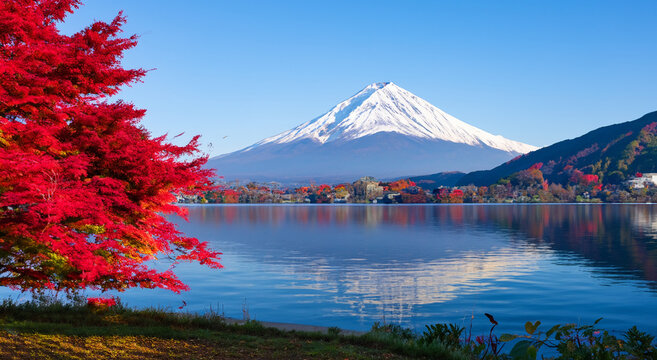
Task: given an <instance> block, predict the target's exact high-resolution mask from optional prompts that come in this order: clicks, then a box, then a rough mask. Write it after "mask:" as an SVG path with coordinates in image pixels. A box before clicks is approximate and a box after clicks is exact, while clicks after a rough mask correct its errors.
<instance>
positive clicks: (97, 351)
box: [0, 300, 467, 359]
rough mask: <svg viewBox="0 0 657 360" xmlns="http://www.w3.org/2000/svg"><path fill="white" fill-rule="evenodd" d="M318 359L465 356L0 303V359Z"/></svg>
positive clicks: (201, 321) (195, 318)
mask: <svg viewBox="0 0 657 360" xmlns="http://www.w3.org/2000/svg"><path fill="white" fill-rule="evenodd" d="M90 356H92V357H94V358H117V357H118V358H126V359H133V358H134V359H138V358H154V359H159V358H199V359H201V358H203V359H205V358H290V359H305V358H308V359H309V358H320V359H380V358H384V359H406V358H432V359H466V358H467V357H466V356H465V355H464V354H462V353H460V352H459V351H456V350H452V349H448V348H447V347H445V346H443V345H442V344H438V343H434V344H429V345H422V346H421V345H419V344H418V343H417V342H416V341H415V340H414V339H413V338H410V337H403V336H399V334H396V333H394V332H385V331H373V332H369V333H366V334H364V335H359V336H355V335H341V334H340V333H339V331H337V329H333V330H332V331H329V333H328V334H323V333H319V332H299V331H289V332H288V331H283V330H278V329H275V328H267V327H264V326H262V324H260V323H258V322H256V321H250V322H247V323H246V324H243V325H238V324H228V323H226V322H225V321H224V319H223V318H222V317H221V316H218V315H217V314H214V313H210V314H207V315H196V314H189V313H171V312H167V311H164V310H162V309H145V310H135V309H130V308H126V307H123V306H116V307H112V308H109V309H104V310H94V309H92V308H90V307H88V306H86V305H82V304H77V305H76V304H70V303H69V304H63V303H60V302H50V303H45V304H44V303H39V302H26V303H20V304H18V303H15V302H12V301H8V300H5V301H4V302H3V303H2V304H0V359H14V358H26V357H27V358H31V357H38V358H41V359H60V358H80V359H84V358H88V357H90Z"/></svg>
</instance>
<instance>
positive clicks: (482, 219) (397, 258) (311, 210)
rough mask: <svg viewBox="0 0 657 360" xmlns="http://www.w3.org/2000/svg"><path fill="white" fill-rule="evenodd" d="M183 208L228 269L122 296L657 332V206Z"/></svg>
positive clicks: (311, 316) (400, 320)
mask: <svg viewBox="0 0 657 360" xmlns="http://www.w3.org/2000/svg"><path fill="white" fill-rule="evenodd" d="M188 209H189V222H185V221H183V220H181V219H180V218H172V220H174V221H175V222H177V223H178V224H179V225H180V228H181V229H182V230H183V231H184V232H185V233H187V234H188V235H191V236H195V237H198V238H200V239H201V240H204V241H208V242H209V243H210V244H211V247H213V248H215V249H217V250H219V251H222V252H223V253H224V255H223V256H222V264H223V265H224V266H225V268H224V269H222V270H211V269H208V268H205V267H203V266H199V265H194V264H183V265H180V266H178V267H177V268H176V272H177V274H179V276H180V278H181V279H182V280H183V281H184V282H185V283H187V284H188V285H189V286H190V287H191V290H190V291H188V292H185V293H182V294H180V295H177V294H173V293H169V292H166V291H160V290H129V291H127V292H125V293H123V294H121V298H122V299H123V301H124V302H126V303H127V304H128V305H133V306H138V307H145V306H151V305H155V306H160V307H165V308H170V309H173V310H177V309H178V307H179V306H182V302H183V301H185V302H186V303H187V305H186V306H185V307H184V308H183V311H192V312H207V311H210V309H212V311H218V312H223V313H225V315H227V316H230V317H236V318H242V317H243V316H245V314H247V313H248V316H249V317H250V318H252V319H257V320H263V321H276V322H293V323H305V324H312V325H323V326H339V327H341V328H347V329H355V330H367V329H369V328H370V327H371V325H372V323H373V322H375V321H381V322H382V321H385V322H388V323H397V324H401V325H402V326H405V327H411V328H416V329H421V328H422V327H423V326H424V325H425V324H431V323H437V322H454V323H458V324H462V325H465V326H470V323H472V325H473V329H474V332H476V333H483V332H484V331H486V330H487V329H488V328H489V323H488V321H487V320H486V318H485V317H484V316H483V314H484V313H485V312H486V313H491V314H493V315H494V316H495V318H496V319H497V320H498V321H499V322H500V327H499V328H498V329H500V330H501V331H500V332H498V333H501V332H503V331H511V332H521V331H522V329H523V324H524V322H525V321H529V320H531V321H534V320H541V321H542V322H543V324H545V325H543V326H544V327H545V328H544V329H543V330H544V331H545V330H547V329H548V328H549V327H548V326H551V325H553V324H557V323H580V324H586V323H592V322H593V321H595V320H596V319H597V318H599V317H603V318H604V319H603V321H602V322H601V323H600V325H601V326H602V327H605V328H608V329H613V330H624V329H627V328H629V327H631V326H632V325H637V326H638V327H639V328H640V329H642V330H645V331H649V332H651V333H653V334H657V322H656V321H655V320H657V315H655V309H657V205H650V204H639V205H636V204H635V205H620V204H602V205H600V204H567V205H564V204H558V205H545V204H541V205H518V204H509V205H497V204H496V205H467V204H464V205H460V204H458V205H391V206H385V205H199V206H189V207H188ZM8 293H9V292H8V291H7V290H6V289H5V290H2V291H1V292H0V295H5V296H6V294H8ZM9 294H11V293H9ZM473 317H474V318H473Z"/></svg>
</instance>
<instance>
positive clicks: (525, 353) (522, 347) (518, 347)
mask: <svg viewBox="0 0 657 360" xmlns="http://www.w3.org/2000/svg"><path fill="white" fill-rule="evenodd" d="M530 347H532V348H534V347H533V346H532V342H531V341H529V340H521V341H518V342H517V343H516V344H515V345H514V346H513V349H511V351H510V352H509V355H510V356H511V358H512V359H513V360H534V359H536V357H535V355H536V348H534V357H533V358H532V357H531V350H529V348H530Z"/></svg>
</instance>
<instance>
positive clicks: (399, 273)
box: [280, 247, 549, 322]
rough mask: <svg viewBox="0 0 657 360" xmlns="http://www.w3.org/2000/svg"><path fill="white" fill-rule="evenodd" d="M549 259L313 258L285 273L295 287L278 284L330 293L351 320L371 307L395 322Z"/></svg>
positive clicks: (496, 255) (531, 253) (510, 252)
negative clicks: (338, 261)
mask: <svg viewBox="0 0 657 360" xmlns="http://www.w3.org/2000/svg"><path fill="white" fill-rule="evenodd" d="M548 256H549V252H548V253H546V252H544V251H543V252H539V251H535V250H533V249H531V248H528V247H525V248H521V249H512V248H505V249H500V250H498V251H494V252H491V253H476V252H469V253H465V254H461V256H460V257H458V258H447V259H440V260H433V261H429V262H426V263H395V264H389V265H383V264H367V265H366V266H350V267H346V268H344V269H335V268H332V267H330V265H329V262H328V261H326V260H314V261H309V262H308V263H304V264H299V265H295V266H286V267H285V268H284V270H283V271H285V272H286V273H288V274H293V275H294V276H295V278H297V279H298V280H299V282H298V283H296V282H295V283H293V284H282V285H280V287H282V288H287V289H312V290H321V291H324V292H331V293H334V294H335V295H334V296H335V301H336V302H339V303H343V304H349V305H350V308H351V309H352V312H351V313H349V314H347V315H350V316H356V317H358V316H363V315H364V313H363V311H362V309H363V308H364V307H366V306H368V305H375V306H376V308H377V311H378V313H380V314H382V315H385V317H386V318H388V319H392V320H395V321H397V322H402V321H404V319H405V317H408V316H409V314H413V308H414V307H415V306H417V305H427V304H437V303H443V302H446V301H450V300H454V299H456V298H458V297H459V296H462V295H470V294H474V293H480V292H483V291H485V290H489V289H490V288H491V287H494V285H493V283H495V282H497V281H504V280H508V279H512V278H516V277H519V276H525V275H530V274H531V273H532V272H534V271H536V270H538V265H537V263H538V261H539V260H541V259H544V258H545V257H548Z"/></svg>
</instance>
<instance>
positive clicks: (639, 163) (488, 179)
mask: <svg viewBox="0 0 657 360" xmlns="http://www.w3.org/2000/svg"><path fill="white" fill-rule="evenodd" d="M538 163H542V164H543V166H542V168H541V171H542V172H543V176H544V177H545V179H546V180H548V181H549V182H551V183H560V184H566V183H567V182H568V181H569V179H570V178H571V177H572V176H573V173H575V172H577V170H579V171H581V172H582V173H584V174H593V175H597V176H598V177H599V178H600V181H601V182H602V183H605V184H608V183H611V184H616V183H620V182H622V181H624V180H626V179H627V178H628V177H630V176H633V175H634V174H635V173H637V172H657V112H651V113H649V114H646V115H644V116H642V117H641V118H640V119H637V120H634V121H628V122H624V123H620V124H615V125H610V126H605V127H601V128H599V129H596V130H593V131H591V132H589V133H587V134H585V135H582V136H580V137H578V138H575V139H570V140H564V141H561V142H558V143H556V144H553V145H550V146H547V147H544V148H541V149H538V150H536V151H532V152H530V153H528V154H525V155H522V156H519V157H517V158H515V159H513V160H511V161H509V162H506V163H504V164H502V165H500V166H498V167H496V168H494V169H491V170H487V171H475V172H472V173H469V174H467V175H465V176H463V177H462V178H461V179H460V180H459V181H458V185H468V184H474V185H490V184H493V183H496V182H497V181H498V180H499V179H501V178H506V177H509V176H510V175H511V174H513V173H516V172H518V171H521V170H525V169H528V168H529V167H531V166H532V165H534V164H538Z"/></svg>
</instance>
